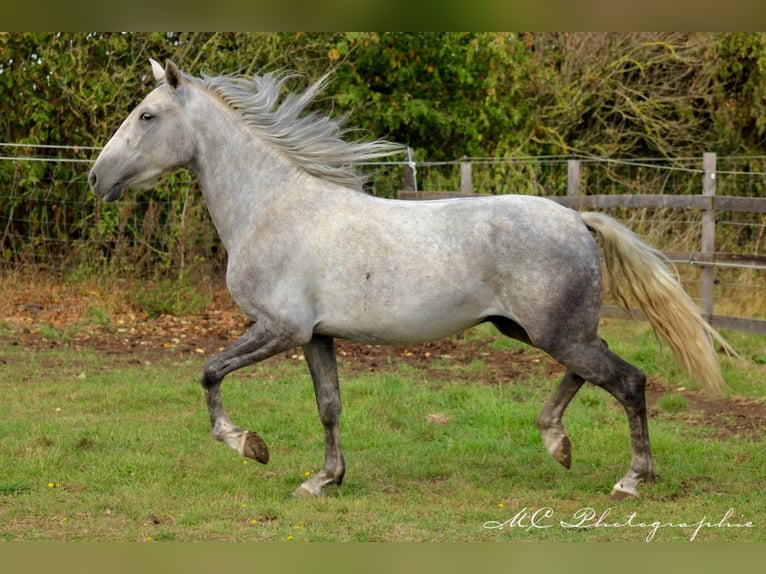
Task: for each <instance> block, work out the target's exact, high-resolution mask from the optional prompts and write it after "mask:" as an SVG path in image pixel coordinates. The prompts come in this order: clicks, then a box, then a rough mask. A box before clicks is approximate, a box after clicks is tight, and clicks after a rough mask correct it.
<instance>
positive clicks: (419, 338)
mask: <svg viewBox="0 0 766 574" xmlns="http://www.w3.org/2000/svg"><path fill="white" fill-rule="evenodd" d="M359 311H361V312H359ZM491 314H492V312H491V311H490V310H487V309H479V308H477V307H475V306H473V305H467V306H464V307H455V306H443V305H438V306H432V305H427V304H426V305H420V306H418V307H410V306H407V305H404V306H398V307H394V306H393V305H392V306H389V307H388V308H387V309H385V310H384V311H383V312H374V311H373V310H372V309H367V310H364V309H360V310H355V309H347V310H345V311H341V312H338V313H336V314H335V315H334V316H332V317H327V318H325V319H321V320H320V321H319V322H318V323H317V325H316V328H315V331H316V332H317V333H322V334H325V335H332V336H335V337H340V338H343V339H348V340H351V341H357V342H360V343H369V344H380V345H405V344H412V343H421V342H424V341H433V340H436V339H442V338H444V337H449V336H450V335H454V334H456V333H459V332H461V331H463V330H465V329H467V328H469V327H473V326H474V325H476V324H477V323H480V322H482V321H483V320H484V319H486V317H488V316H489V315H491Z"/></svg>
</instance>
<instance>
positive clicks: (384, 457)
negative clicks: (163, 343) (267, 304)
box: [0, 323, 766, 543]
mask: <svg viewBox="0 0 766 574" xmlns="http://www.w3.org/2000/svg"><path fill="white" fill-rule="evenodd" d="M626 325H627V324H616V323H615V324H609V325H607V328H606V329H605V336H606V337H607V338H608V339H609V341H610V345H611V346H612V347H613V348H616V347H619V351H620V352H621V353H622V354H624V355H625V356H626V357H627V358H629V359H630V360H635V361H636V362H643V363H644V364H643V367H644V368H647V370H649V371H650V374H651V373H658V374H660V375H661V376H662V377H663V380H667V381H668V383H667V384H668V387H669V389H672V388H675V387H678V386H681V385H682V384H684V383H683V378H682V377H681V375H680V374H679V373H678V372H677V371H676V369H675V367H673V366H671V365H670V364H669V362H668V361H665V360H664V359H663V358H662V357H660V361H659V363H658V362H657V351H656V346H655V344H654V342H653V341H652V339H651V337H650V336H648V335H647V333H646V332H645V330H644V329H643V328H640V327H639V328H636V327H635V326H634V327H628V326H626ZM631 329H632V330H631ZM468 336H470V337H478V338H484V339H487V340H488V343H489V344H494V345H502V344H504V343H499V342H493V341H494V335H493V334H492V332H491V331H487V330H481V329H480V330H477V331H475V332H472V333H471V334H470V335H468ZM498 341H499V340H498ZM742 342H745V343H746V344H747V345H752V347H753V349H756V348H757V346H758V342H757V341H755V338H753V339H747V340H745V339H744V338H743V339H742ZM748 352H749V351H748ZM650 357H651V358H650ZM477 361H478V362H477V363H476V364H472V365H471V372H472V373H480V369H481V364H480V360H479V359H478V358H477ZM201 364H202V358H201V357H194V358H193V359H186V358H180V357H179V356H174V355H172V354H169V355H168V358H167V360H164V361H159V362H158V361H154V362H153V363H152V364H146V363H137V362H136V361H135V360H134V358H133V357H130V356H124V357H120V356H117V357H115V356H113V355H101V354H99V353H97V352H91V351H79V352H74V351H71V350H66V349H65V350H56V351H35V352H32V351H29V350H26V349H24V348H21V347H19V346H11V345H5V344H1V345H0V372H1V373H2V381H3V383H2V385H1V386H0V404H2V405H3V407H2V409H0V540H99V541H106V540H132V541H156V542H162V541H196V540H212V541H217V540H221V541H256V540H264V541H285V542H291V543H297V542H300V541H381V540H390V541H425V540H428V541H440V540H451V541H452V540H454V541H508V540H535V541H537V540H540V541H543V540H547V541H562V540H563V541H642V540H645V539H646V538H647V536H648V535H649V534H650V532H651V530H652V528H651V527H649V526H645V527H641V526H628V525H622V526H612V527H607V526H605V525H603V524H602V526H601V527H597V528H564V527H562V526H561V524H560V523H561V521H564V522H568V523H572V522H577V520H576V519H575V518H574V516H575V514H576V513H577V512H578V511H580V510H581V509H584V508H592V509H593V510H594V512H595V513H596V515H597V516H601V515H603V514H604V513H607V516H606V517H605V518H604V520H602V523H609V524H618V525H619V524H621V523H625V522H626V521H627V520H628V517H630V516H631V515H632V514H635V515H634V517H633V519H632V523H633V524H638V523H642V522H643V523H652V522H655V521H658V522H660V523H674V524H678V523H687V524H695V523H698V522H699V521H700V520H703V519H705V520H706V521H708V522H711V523H714V524H715V523H718V522H719V521H720V519H721V518H723V517H724V516H725V515H726V513H727V511H728V509H730V508H731V509H733V513H732V514H731V516H730V517H729V518H728V522H729V523H732V524H733V523H745V522H747V521H751V522H754V526H753V527H749V528H745V527H742V528H738V527H728V528H727V527H703V528H702V529H701V530H700V532H699V534H698V535H697V540H705V541H712V540H720V541H727V540H763V539H764V538H766V530H764V518H763V517H764V516H766V501H764V499H763V497H762V496H761V495H760V493H761V492H762V491H763V490H764V488H766V460H765V459H764V455H763V452H764V446H766V445H764V441H763V440H757V441H756V440H744V439H742V438H737V437H732V438H729V439H717V438H712V437H711V436H710V434H709V433H707V432H705V431H706V429H704V428H699V427H697V426H691V425H688V424H686V423H685V419H684V418H683V413H681V415H680V416H677V417H676V416H674V414H675V413H676V412H677V411H678V409H679V407H678V404H677V403H673V401H670V404H671V407H668V406H667V405H666V406H665V407H664V408H661V410H662V413H663V415H662V416H658V417H656V418H655V419H653V420H652V421H651V422H650V429H651V432H652V441H653V449H654V454H655V462H656V465H657V471H658V472H659V474H660V475H661V480H659V481H657V482H655V483H653V484H647V485H642V488H641V492H642V495H643V496H642V498H641V499H639V500H629V501H624V502H620V503H615V502H612V501H610V500H609V499H608V496H607V495H608V493H609V491H610V489H611V486H612V484H613V483H614V482H615V481H616V480H617V479H618V478H620V477H621V476H622V475H623V474H624V472H625V471H626V470H627V466H628V463H629V459H630V451H629V443H628V431H627V424H626V421H625V416H624V414H623V413H622V411H621V409H620V408H619V407H618V406H617V405H616V403H615V402H614V401H613V400H612V399H611V398H610V397H608V396H607V395H606V394H605V393H603V392H602V391H600V390H599V389H594V388H589V387H585V388H583V389H582V391H581V392H580V393H579V394H578V396H577V397H576V398H575V400H574V401H573V403H572V404H571V406H570V408H569V410H568V411H567V416H566V420H565V422H566V424H567V427H568V429H569V432H570V436H571V438H572V443H573V466H572V469H571V470H569V471H567V470H565V469H563V468H562V467H560V466H559V465H558V464H557V463H556V462H555V461H554V460H553V459H552V458H550V457H549V456H548V455H547V454H545V453H544V450H543V448H542V446H541V442H540V439H539V435H538V433H537V430H536V428H535V426H534V419H535V417H536V416H537V413H538V411H539V408H540V406H541V404H542V402H543V401H544V400H545V399H546V398H547V396H548V395H549V393H550V392H551V390H552V388H553V386H554V385H555V384H556V383H557V381H554V380H549V379H547V378H544V377H543V376H542V375H541V376H539V377H529V378H525V379H523V380H519V381H516V382H515V383H514V384H513V385H501V386H498V385H486V384H482V383H480V382H477V383H473V384H468V383H465V382H461V381H459V380H454V378H453V380H450V379H449V378H448V377H446V376H445V377H444V379H440V378H434V375H433V372H437V373H438V371H432V372H431V373H430V374H428V375H427V374H426V373H425V372H423V371H420V370H418V369H415V368H413V367H408V366H402V367H400V368H398V369H396V370H393V371H389V372H374V373H364V374H352V373H349V372H344V366H343V364H342V362H341V371H342V372H341V376H342V379H343V381H342V387H341V388H342V395H343V400H344V412H343V416H342V432H343V440H344V449H345V456H346V462H347V473H346V481H345V482H344V484H343V485H342V486H341V487H339V488H331V489H329V490H328V492H327V496H325V497H323V498H320V499H308V500H305V499H301V500H297V499H293V498H291V497H290V493H291V492H292V490H293V489H294V488H295V487H297V486H298V485H299V484H300V482H301V481H302V480H304V478H305V476H304V475H305V473H306V472H314V471H316V470H318V469H319V467H320V466H321V463H322V456H323V433H322V430H321V426H320V424H319V421H318V416H317V413H316V405H315V402H314V397H313V391H312V386H311V381H310V378H309V376H308V373H307V369H306V368H305V365H304V364H303V363H302V362H299V361H293V360H284V359H272V360H269V361H266V362H265V363H263V364H261V365H258V366H256V367H253V368H250V369H246V370H244V371H240V372H238V373H235V374H233V375H231V376H230V377H229V378H227V380H226V381H225V382H224V387H223V394H224V400H225V402H226V405H227V408H228V410H229V414H230V415H231V417H232V419H233V420H234V421H235V422H237V423H238V424H239V425H240V426H243V427H246V428H250V429H252V430H255V431H257V432H258V433H259V434H260V435H261V436H263V437H264V439H265V440H266V442H267V444H269V447H270V449H271V462H270V463H269V464H268V465H267V466H261V465H259V464H258V463H256V462H254V461H250V460H244V459H242V458H240V457H239V456H238V455H237V454H236V453H235V452H234V451H233V450H231V449H229V448H228V447H226V446H224V445H223V444H221V443H217V442H215V441H214V440H213V439H212V438H211V437H210V432H209V428H208V419H207V413H206V409H205V406H204V401H203V396H202V390H201V388H200V387H199V384H198V382H197V381H198V377H199V371H200V368H201ZM726 369H727V373H728V374H729V381H730V384H731V385H732V386H733V387H735V389H736V390H738V391H739V392H741V393H743V394H744V395H746V396H749V397H755V398H762V397H763V387H762V383H761V382H760V381H763V376H764V374H766V372H765V371H766V367H764V366H763V365H759V364H757V363H755V362H753V363H749V364H747V365H742V364H739V365H731V366H727V367H726ZM673 404H675V405H676V406H675V407H673ZM674 409H675V410H674ZM433 413H439V414H441V415H444V416H445V417H447V423H446V424H434V423H433V422H430V421H429V419H428V415H429V414H433ZM546 508H550V509H551V510H550V512H551V513H552V515H551V516H550V517H547V518H544V519H543V514H542V512H543V511H541V513H539V514H538V515H537V518H538V525H539V526H550V527H547V528H535V527H529V519H530V515H531V514H532V513H534V512H535V511H537V510H540V509H546ZM525 513H526V518H524V520H525V521H522V522H521V523H520V524H519V520H521V519H520V517H521V516H523V515H525ZM514 518H516V522H513V519H514ZM596 518H597V517H596ZM596 518H594V519H593V520H591V521H590V522H591V526H592V523H593V522H595V520H596ZM489 521H495V522H496V523H499V524H504V528H502V529H488V528H485V527H484V525H485V523H487V522H489ZM656 530H657V531H656V534H655V535H654V539H655V540H657V541H660V540H661V541H680V540H688V539H689V537H690V536H691V534H692V533H693V530H694V528H692V527H686V528H684V527H676V526H663V527H658V528H657V529H656Z"/></svg>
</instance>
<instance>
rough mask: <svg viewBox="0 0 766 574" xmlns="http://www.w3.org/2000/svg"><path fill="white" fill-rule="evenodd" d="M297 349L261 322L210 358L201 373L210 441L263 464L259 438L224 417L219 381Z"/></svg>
mask: <svg viewBox="0 0 766 574" xmlns="http://www.w3.org/2000/svg"><path fill="white" fill-rule="evenodd" d="M296 346H298V343H296V342H295V339H294V338H293V337H290V336H286V335H282V334H279V333H276V332H274V330H272V329H269V327H268V323H267V322H265V321H258V322H256V323H255V324H254V325H253V326H252V327H251V328H250V329H249V330H248V331H247V332H246V333H245V334H244V335H243V336H242V337H240V338H239V339H237V341H235V342H234V343H232V344H231V345H229V346H228V347H226V348H225V349H224V350H223V351H221V352H220V353H217V354H215V355H213V356H212V357H211V358H210V359H209V360H208V361H207V362H206V363H205V368H204V370H203V373H202V387H203V388H204V389H205V399H206V400H207V408H208V413H209V414H210V426H211V428H212V432H213V437H214V438H216V439H217V440H220V441H222V442H225V443H226V444H228V445H229V446H230V447H232V448H233V449H234V450H236V451H237V452H239V454H241V455H242V456H245V457H248V458H252V459H255V460H257V461H258V462H261V463H263V464H266V463H267V462H268V461H269V449H268V447H267V446H266V443H265V442H263V439H261V437H260V436H258V435H257V434H256V433H254V432H250V431H247V430H243V429H241V428H239V427H238V426H237V425H235V424H234V423H233V422H232V421H231V419H230V418H229V417H228V415H227V414H226V411H225V409H224V407H223V400H222V398H221V382H222V381H223V378H224V377H225V376H226V375H227V374H229V373H231V372H232V371H236V370H237V369H241V368H242V367H246V366H248V365H252V364H254V363H257V362H258V361H262V360H264V359H267V358H269V357H271V356H272V355H275V354H277V353H279V352H281V351H286V350H288V349H290V348H292V347H296Z"/></svg>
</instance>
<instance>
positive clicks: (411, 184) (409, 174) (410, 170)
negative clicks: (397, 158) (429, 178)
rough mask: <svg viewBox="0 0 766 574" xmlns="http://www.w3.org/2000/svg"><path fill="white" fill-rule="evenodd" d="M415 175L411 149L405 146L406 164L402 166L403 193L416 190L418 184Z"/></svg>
mask: <svg viewBox="0 0 766 574" xmlns="http://www.w3.org/2000/svg"><path fill="white" fill-rule="evenodd" d="M415 173H416V172H415V162H414V161H413V159H412V148H410V147H409V146H407V163H405V164H404V174H403V176H404V181H403V182H402V190H403V191H417V190H418V182H417V178H416V175H415Z"/></svg>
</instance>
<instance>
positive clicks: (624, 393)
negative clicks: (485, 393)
mask: <svg viewBox="0 0 766 574" xmlns="http://www.w3.org/2000/svg"><path fill="white" fill-rule="evenodd" d="M551 354H552V355H554V356H555V357H556V358H557V359H558V360H559V361H561V362H562V363H563V364H564V365H565V366H566V367H567V368H568V369H570V370H571V371H572V372H575V373H577V375H578V376H579V378H582V379H584V380H587V381H589V382H591V383H593V384H595V385H598V386H600V387H602V388H603V389H604V390H606V391H607V392H608V393H609V394H611V395H612V396H613V397H615V398H616V399H617V400H618V401H619V402H620V404H621V405H622V406H623V408H624V409H625V413H626V414H627V417H628V425H629V428H630V441H631V450H632V457H631V462H630V468H629V470H628V472H627V474H626V475H625V476H624V477H623V478H622V480H620V481H619V482H617V484H615V485H614V488H613V489H612V494H611V496H612V498H614V499H621V498H627V497H629V496H636V497H637V496H638V490H637V486H638V484H639V483H640V482H643V481H649V480H652V479H654V462H653V459H652V453H651V447H650V445H649V425H648V421H647V415H646V396H645V389H646V375H644V373H643V372H641V371H640V370H639V369H637V368H636V367H634V366H633V365H631V364H630V363H628V362H627V361H625V360H624V359H622V358H620V357H618V356H617V355H615V354H614V353H612V352H611V351H610V350H609V349H608V348H607V347H606V345H605V344H604V342H603V341H601V340H600V339H597V338H596V339H594V340H592V341H591V342H590V343H587V344H585V343H579V344H578V343H575V344H571V345H569V346H568V348H567V349H566V350H565V351H563V352H562V351H561V350H559V352H554V353H551ZM566 380H567V379H566V377H565V381H564V382H566ZM575 380H576V379H575V378H572V379H571V381H570V382H569V383H567V386H566V387H565V390H564V391H562V393H564V395H563V396H564V398H565V397H566V396H568V394H566V393H567V392H568V393H571V394H572V396H573V393H572V389H573V388H574V382H573V381H575ZM564 382H562V385H564ZM575 392H576V391H575ZM561 402H562V403H563V401H561ZM561 412H563V410H562V411H561Z"/></svg>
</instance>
